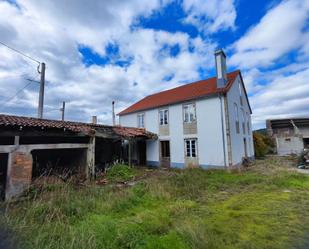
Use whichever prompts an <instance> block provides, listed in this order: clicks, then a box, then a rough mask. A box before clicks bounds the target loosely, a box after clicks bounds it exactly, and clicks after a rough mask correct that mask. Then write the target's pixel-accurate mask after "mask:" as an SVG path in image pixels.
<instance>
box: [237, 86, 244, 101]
mask: <svg viewBox="0 0 309 249" xmlns="http://www.w3.org/2000/svg"><path fill="white" fill-rule="evenodd" d="M238 88H239V101H240V105H243V102H242V85H241V82H239V83H238Z"/></svg>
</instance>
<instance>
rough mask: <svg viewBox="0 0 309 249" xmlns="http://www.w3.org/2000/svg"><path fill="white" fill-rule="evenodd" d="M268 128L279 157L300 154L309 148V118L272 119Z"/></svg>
mask: <svg viewBox="0 0 309 249" xmlns="http://www.w3.org/2000/svg"><path fill="white" fill-rule="evenodd" d="M266 127H267V133H268V135H269V136H271V137H272V138H273V139H274V141H275V143H276V149H277V153H278V154H279V155H289V154H300V153H301V152H302V151H303V149H304V148H308V147H309V118H286V119H271V120H267V121H266Z"/></svg>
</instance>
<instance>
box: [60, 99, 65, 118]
mask: <svg viewBox="0 0 309 249" xmlns="http://www.w3.org/2000/svg"><path fill="white" fill-rule="evenodd" d="M60 111H61V120H62V121H64V112H65V101H63V102H62V108H60Z"/></svg>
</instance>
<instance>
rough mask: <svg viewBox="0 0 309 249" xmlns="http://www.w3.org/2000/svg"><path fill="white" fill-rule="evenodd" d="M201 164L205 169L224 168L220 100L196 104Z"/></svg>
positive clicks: (211, 99) (213, 98)
mask: <svg viewBox="0 0 309 249" xmlns="http://www.w3.org/2000/svg"><path fill="white" fill-rule="evenodd" d="M196 116H197V120H198V122H197V130H198V148H199V163H200V165H202V166H204V167H209V166H210V167H212V166H224V149H223V148H224V147H223V146H224V144H223V141H224V140H223V133H222V121H221V107H220V98H219V97H212V98H207V99H203V100H199V101H197V102H196Z"/></svg>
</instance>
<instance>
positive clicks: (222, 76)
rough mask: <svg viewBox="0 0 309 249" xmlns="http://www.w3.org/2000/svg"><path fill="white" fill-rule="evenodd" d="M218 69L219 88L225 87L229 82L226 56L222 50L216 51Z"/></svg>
mask: <svg viewBox="0 0 309 249" xmlns="http://www.w3.org/2000/svg"><path fill="white" fill-rule="evenodd" d="M215 58H216V69H217V88H222V87H225V84H226V82H227V75H226V73H227V72H226V71H227V70H226V55H225V53H224V52H223V50H222V49H218V50H216V51H215Z"/></svg>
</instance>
